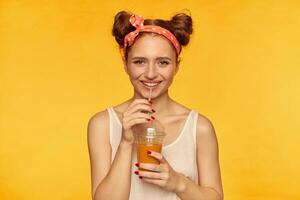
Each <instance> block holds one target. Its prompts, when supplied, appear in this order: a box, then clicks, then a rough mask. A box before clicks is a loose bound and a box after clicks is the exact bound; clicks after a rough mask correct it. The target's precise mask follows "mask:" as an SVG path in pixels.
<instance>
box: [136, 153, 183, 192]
mask: <svg viewBox="0 0 300 200" xmlns="http://www.w3.org/2000/svg"><path fill="white" fill-rule="evenodd" d="M148 155H149V156H152V157H153V158H155V159H157V160H159V162H160V164H150V163H138V165H136V166H139V168H140V169H145V170H150V171H143V170H139V171H135V174H136V175H138V176H139V178H140V179H141V180H143V181H146V182H148V183H152V184H154V185H157V186H159V187H161V188H162V189H164V190H167V191H171V192H176V191H177V190H178V187H179V184H180V180H181V179H180V175H181V174H180V173H178V172H176V171H174V170H173V168H172V167H171V166H170V165H169V163H168V162H167V161H166V160H165V158H164V157H163V156H162V154H160V153H157V152H155V151H149V152H148Z"/></svg>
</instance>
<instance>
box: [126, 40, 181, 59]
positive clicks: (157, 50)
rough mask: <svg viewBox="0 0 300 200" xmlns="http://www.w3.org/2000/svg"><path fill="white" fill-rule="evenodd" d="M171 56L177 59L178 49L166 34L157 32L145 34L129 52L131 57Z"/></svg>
mask: <svg viewBox="0 0 300 200" xmlns="http://www.w3.org/2000/svg"><path fill="white" fill-rule="evenodd" d="M136 56H140V57H147V58H155V57H170V58H171V59H173V58H174V59H176V51H175V49H174V47H173V45H172V44H171V42H170V41H169V40H168V39H167V38H165V37H164V36H161V35H157V34H143V35H141V36H140V37H139V38H137V39H136V41H135V42H134V44H133V45H132V46H131V48H130V51H129V52H128V58H131V57H136Z"/></svg>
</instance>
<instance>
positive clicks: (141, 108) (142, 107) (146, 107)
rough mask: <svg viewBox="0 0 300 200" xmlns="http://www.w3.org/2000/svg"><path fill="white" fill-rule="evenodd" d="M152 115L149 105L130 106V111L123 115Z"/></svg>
mask: <svg viewBox="0 0 300 200" xmlns="http://www.w3.org/2000/svg"><path fill="white" fill-rule="evenodd" d="M140 112H143V113H152V112H153V111H152V108H151V106H150V105H148V104H136V105H134V106H132V107H131V108H130V109H128V110H127V111H126V112H125V113H124V115H131V114H133V113H140Z"/></svg>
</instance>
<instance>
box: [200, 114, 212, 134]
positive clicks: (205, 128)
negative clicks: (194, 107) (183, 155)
mask: <svg viewBox="0 0 300 200" xmlns="http://www.w3.org/2000/svg"><path fill="white" fill-rule="evenodd" d="M203 137H204V138H215V137H216V133H215V128H214V126H213V123H212V122H211V120H210V119H209V118H207V117H206V116H204V115H202V114H200V113H198V121H197V138H203Z"/></svg>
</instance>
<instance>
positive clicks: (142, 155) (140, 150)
mask: <svg viewBox="0 0 300 200" xmlns="http://www.w3.org/2000/svg"><path fill="white" fill-rule="evenodd" d="M161 147H162V145H161V144H151V143H148V144H147V143H146V144H143V143H140V144H137V160H138V162H140V163H153V164H159V161H158V160H156V159H155V158H153V157H151V156H149V155H148V153H147V151H148V150H149V151H155V152H158V153H160V152H161Z"/></svg>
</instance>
